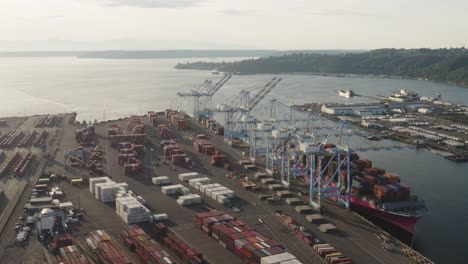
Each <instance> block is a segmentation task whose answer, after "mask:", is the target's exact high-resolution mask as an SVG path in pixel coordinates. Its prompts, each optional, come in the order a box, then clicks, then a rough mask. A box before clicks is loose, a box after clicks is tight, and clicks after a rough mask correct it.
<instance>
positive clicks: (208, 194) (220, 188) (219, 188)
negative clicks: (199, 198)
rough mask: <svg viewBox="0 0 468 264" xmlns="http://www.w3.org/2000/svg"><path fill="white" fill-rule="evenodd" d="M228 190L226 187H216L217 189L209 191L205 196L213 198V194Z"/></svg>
mask: <svg viewBox="0 0 468 264" xmlns="http://www.w3.org/2000/svg"><path fill="white" fill-rule="evenodd" d="M227 189H228V188H226V187H224V186H220V187H215V188H211V189H207V190H206V191H205V194H206V195H207V196H210V197H211V193H213V192H217V191H224V190H227Z"/></svg>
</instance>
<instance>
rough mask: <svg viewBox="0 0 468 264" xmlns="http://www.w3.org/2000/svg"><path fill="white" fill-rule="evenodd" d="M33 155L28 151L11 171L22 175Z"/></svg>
mask: <svg viewBox="0 0 468 264" xmlns="http://www.w3.org/2000/svg"><path fill="white" fill-rule="evenodd" d="M34 157H35V155H33V154H32V153H31V152H28V153H27V154H26V155H25V156H24V157H23V158H22V159H21V161H20V163H19V164H18V165H17V166H16V168H15V169H14V171H13V174H14V175H16V176H23V175H24V173H25V172H26V169H27V168H28V166H29V164H30V163H31V162H32V159H33V158H34Z"/></svg>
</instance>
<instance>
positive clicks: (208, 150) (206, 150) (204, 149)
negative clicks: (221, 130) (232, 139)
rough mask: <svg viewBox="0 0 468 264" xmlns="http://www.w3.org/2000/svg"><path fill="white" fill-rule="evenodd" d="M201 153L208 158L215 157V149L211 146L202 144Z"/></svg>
mask: <svg viewBox="0 0 468 264" xmlns="http://www.w3.org/2000/svg"><path fill="white" fill-rule="evenodd" d="M202 152H203V153H205V154H206V155H208V156H212V155H215V152H216V150H215V147H214V146H213V145H212V144H204V145H202Z"/></svg>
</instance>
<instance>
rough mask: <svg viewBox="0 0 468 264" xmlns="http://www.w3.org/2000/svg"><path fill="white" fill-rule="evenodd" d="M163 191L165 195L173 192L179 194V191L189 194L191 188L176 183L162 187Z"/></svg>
mask: <svg viewBox="0 0 468 264" xmlns="http://www.w3.org/2000/svg"><path fill="white" fill-rule="evenodd" d="M161 192H162V193H163V194H164V195H171V194H177V193H181V194H183V195H188V194H189V193H190V190H189V189H187V188H185V187H184V186H183V185H182V184H175V185H167V186H163V187H161Z"/></svg>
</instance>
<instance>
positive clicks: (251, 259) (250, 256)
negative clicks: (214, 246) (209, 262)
mask: <svg viewBox="0 0 468 264" xmlns="http://www.w3.org/2000/svg"><path fill="white" fill-rule="evenodd" d="M195 225H196V226H197V227H198V228H201V229H202V230H203V231H204V232H206V233H208V234H209V235H211V236H212V237H213V238H214V239H216V240H217V241H218V243H219V244H220V245H221V246H222V247H224V248H227V249H229V250H231V251H232V252H234V253H235V254H236V255H238V256H239V257H240V258H242V260H244V261H245V262H246V263H258V264H260V263H281V261H280V262H262V260H263V259H264V258H266V259H265V260H266V261H269V260H271V256H274V255H281V254H284V253H287V252H286V251H285V249H284V246H282V245H281V244H280V243H278V242H277V241H274V240H270V239H268V238H266V237H264V236H263V235H261V234H259V233H258V232H256V231H254V230H253V228H252V227H251V226H249V225H247V224H245V223H244V222H241V221H235V218H234V217H232V216H230V215H227V214H224V213H222V212H217V211H211V212H207V213H200V214H197V215H195ZM291 256H292V255H291ZM279 258H281V257H279ZM293 259H295V257H294V256H292V257H289V259H288V260H293Z"/></svg>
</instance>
